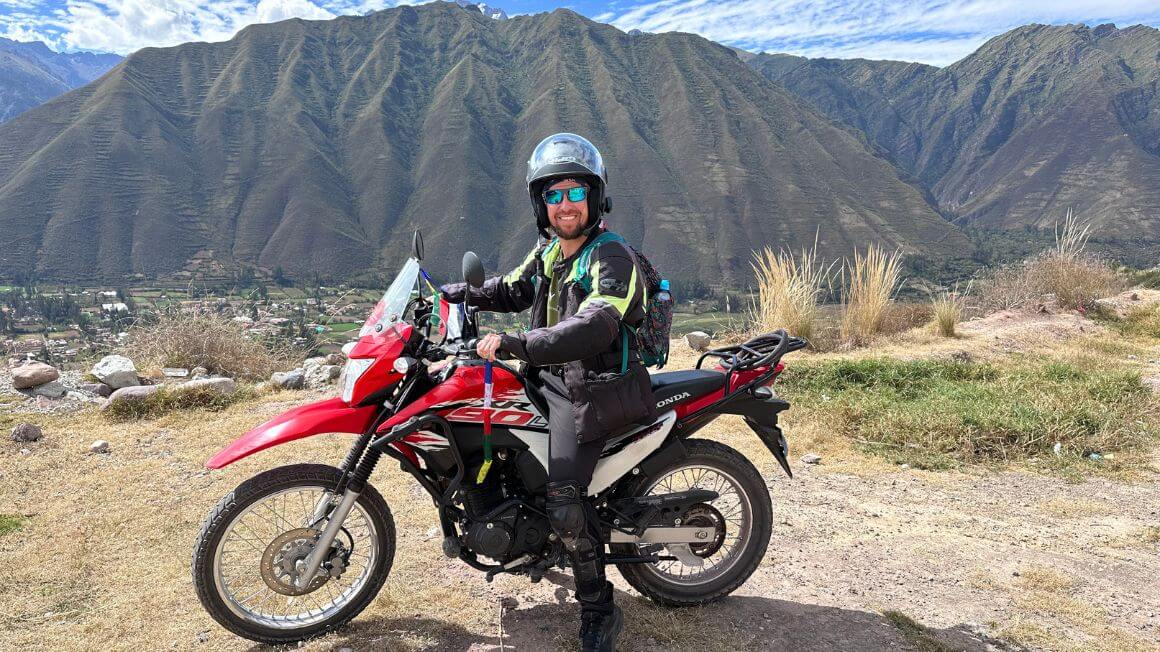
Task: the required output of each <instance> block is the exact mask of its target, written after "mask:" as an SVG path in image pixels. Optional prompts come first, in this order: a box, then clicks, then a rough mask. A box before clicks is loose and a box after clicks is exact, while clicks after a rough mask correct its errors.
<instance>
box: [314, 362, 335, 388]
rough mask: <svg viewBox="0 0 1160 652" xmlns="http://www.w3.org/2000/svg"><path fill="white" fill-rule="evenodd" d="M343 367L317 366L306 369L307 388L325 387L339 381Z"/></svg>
mask: <svg viewBox="0 0 1160 652" xmlns="http://www.w3.org/2000/svg"><path fill="white" fill-rule="evenodd" d="M341 373H342V367H339V366H337V365H329V364H324V365H315V366H312V367H307V368H306V386H307V387H310V388H312V389H317V388H319V387H325V386H326V385H329V384H331V383H332V382H334V381H335V380H337V379H338V375H339V374H341Z"/></svg>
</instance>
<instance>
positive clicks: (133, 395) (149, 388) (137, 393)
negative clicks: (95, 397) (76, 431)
mask: <svg viewBox="0 0 1160 652" xmlns="http://www.w3.org/2000/svg"><path fill="white" fill-rule="evenodd" d="M160 390H161V387H160V386H159V385H135V386H133V387H122V388H121V389H118V390H117V391H115V392H113V393H112V394H110V395H109V400H108V401H105V405H104V407H102V408H101V409H108V408H109V406H110V405H112V404H114V403H117V402H119V401H140V400H142V399H144V398H147V397H149V396H150V395H152V394H155V393H157V392H158V391H160Z"/></svg>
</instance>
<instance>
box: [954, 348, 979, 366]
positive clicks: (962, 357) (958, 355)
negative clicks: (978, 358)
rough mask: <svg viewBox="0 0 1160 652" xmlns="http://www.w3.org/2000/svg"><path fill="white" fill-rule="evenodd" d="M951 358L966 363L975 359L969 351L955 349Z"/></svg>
mask: <svg viewBox="0 0 1160 652" xmlns="http://www.w3.org/2000/svg"><path fill="white" fill-rule="evenodd" d="M951 360H954V361H955V362H962V363H964V364H970V363H971V362H973V361H974V358H972V357H971V354H970V353H967V352H966V351H955V352H954V353H951Z"/></svg>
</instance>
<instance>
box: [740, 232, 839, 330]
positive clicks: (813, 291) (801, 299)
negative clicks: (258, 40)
mask: <svg viewBox="0 0 1160 652" xmlns="http://www.w3.org/2000/svg"><path fill="white" fill-rule="evenodd" d="M832 268H833V265H830V267H823V266H822V265H820V264H819V263H818V260H817V242H815V243H814V248H813V249H810V250H806V249H802V251H801V255H800V256H795V255H793V254H791V253H787V252H780V253H777V254H775V253H774V252H773V251H772V250H771V249H769V248H768V247H766V248H765V250H764V251H763V252H762V253H761V255H759V256H757V260H756V262H754V263H753V271H754V272H755V273H756V275H757V299H756V303H755V304H754V306H753V308H752V312H753V323H754V325H755V327H756V328H758V329H760V330H761V332H768V331H771V330H774V329H778V328H784V329H785V330H786V331H788V332H789V334H790V335H794V336H796V337H801V338H805V339H806V340H812V339H813V337H814V334H815V333H814V322H815V320H816V319H817V317H818V300H819V298H820V297H821V294H822V286H823V285H824V284H828V283H829V279H830V273H831V270H832Z"/></svg>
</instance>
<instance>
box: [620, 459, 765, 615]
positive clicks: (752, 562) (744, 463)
mask: <svg viewBox="0 0 1160 652" xmlns="http://www.w3.org/2000/svg"><path fill="white" fill-rule="evenodd" d="M685 449H686V450H687V451H688V455H687V456H685V457H684V458H682V459H679V460H677V461H675V462H673V463H672V464H669V465H668V466H666V467H665V468H664V469H663V470H661V471H658V472H657V473H656V474H654V475H653V476H651V477H644V476H637V477H634V478H633V479H631V480H630V481H629V484H628V485H626V486H625V487H624V488H623V489H622V492H621V493H620V495H621V496H625V497H630V496H631V497H639V496H644V495H646V494H648V493H650V491H653V490H654V488H655V489H661V490H662V491H659V493H664V492H665V491H663V487H659V486H658V485H660V484H663V483H664V481H665V478H666V477H675V476H673V474H678V473H680V472H681V470H682V469H685V470H686V474H691V472H690V471H689V470H690V469H705V470H707V471H706V472H705V473H704V477H714V478H720V479H721V485H720V486H725V485H727V484H732V485H734V488H735V491H736V494H737V496H738V503H739V504H740V505H741V506H742V508H741V510H740V511H741V512H743V513H747V520H748V523H747V524H745V525H743V526H742V527H740V528H737V527H735V526H733V524H732V523H726V524H725V534H726V535H728V534H730V533H729V530H730V529H733V530H734V532H733V534H735V535H738V534H739V535H741V536H743V539H741V540H739V542H738V543H737V545H736V548H739V549H736V550H735V552H732V553H730V555H729V557H728V561H722V564H726V563H727V564H728V566H727V567H725V568H723V569H721V570H720V572H719V573H718V574H716V575H713V574H711V572H710V571H704V572H702V573H701V574H702V575H705V577H704V578H703V579H700V580H699V579H697V577H696V575H693V576H691V577H689V578H688V579H684V578H679V577H676V576H675V574H671V573H668V572H664V571H662V570H661V567H662V566H665V565H666V564H667V565H668V567H669V568H670V569H672V568H673V567H674V565H675V564H676V563H675V562H660V563H657V564H618V565H617V568H618V570H620V574H621V576H622V577H624V579H625V580H626V581H627V582H628V583H629V584H630V585H632V587H633V588H634V589H636V590H637V591H640V593H641V594H642V595H644V596H647V597H648V598H649V599H650V600H652V601H653V602H656V603H658V604H662V605H665V606H670V607H685V606H693V605H700V604H706V603H709V602H713V601H716V600H720V599H721V598H723V597H725V596H727V595H729V594H730V593H732V592H733V591H735V590H737V588H738V587H739V586H741V585H742V584H744V583H745V581H746V580H748V579H749V577H750V576H751V575H752V574H753V572H754V571H756V570H757V567H758V565H759V564H760V563H761V559H762V558H763V557H764V556H765V551H766V549H768V547H769V538H770V535H771V532H772V523H773V505H772V503H771V501H770V498H769V490H768V489H767V488H766V486H765V482H764V481H763V480H762V478H761V474H760V473H759V472H758V471H757V469H756V468H755V467H754V466H753V464H752V463H751V462H750V461H749V460H748V459H746V458H745V456H743V455H742V454H741V453H739V452H737V451H736V450H734V449H732V448H730V447H729V446H726V445H724V444H720V443H717V442H714V441H708V440H704V439H690V440H688V441H686V442H685ZM714 474H715V475H714ZM697 482H702V480H700V479H698V480H697ZM697 486H698V488H702V489H714V487H713V486H699V485H697ZM689 488H691V487H689ZM654 493H655V492H654ZM724 498H726V495H725V494H724V493H723V494H722V496H721V498H718V499H717V500H715V501H713V503H709V506H710V507H713V508H716V507H717V506H718V505H717V504H718V503H719V502H721V501H722V499H724ZM746 505H747V506H748V507H747V508H746V507H745V506H746ZM690 511H692V510H690ZM701 512H702V513H715V514H717V515H718V516H720V514H721V512H720V511H716V509H713V510H705V509H703V510H701ZM739 530H740V531H739ZM610 549H611V551H612V553H613V554H615V555H624V556H637V555H640V554H642V553H647V552H649V551H648V550H642V549H641V547H639V546H638V545H637V544H633V543H621V544H612V545H611V546H610ZM653 552H656V553H657V554H661V555H665V554H667V552H666V551H665V550H664V549H663V548H662V549H661V550H659V551H653ZM680 568H681V569H683V568H685V567H684V566H683V564H682V565H681V566H680Z"/></svg>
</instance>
